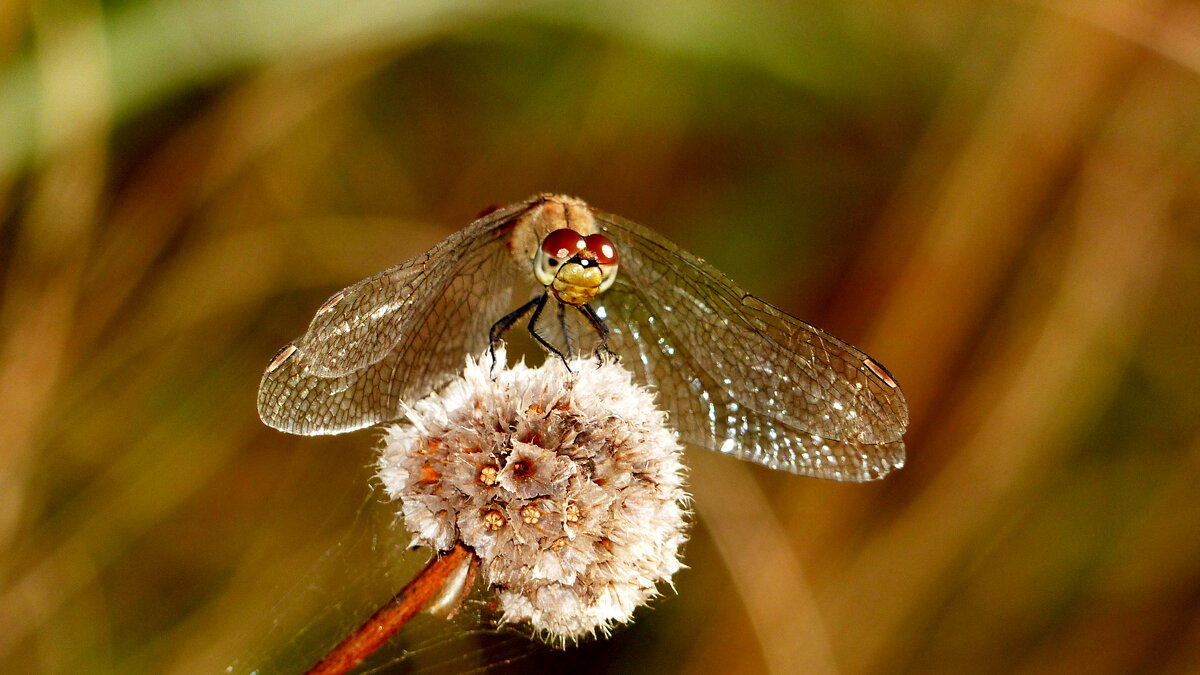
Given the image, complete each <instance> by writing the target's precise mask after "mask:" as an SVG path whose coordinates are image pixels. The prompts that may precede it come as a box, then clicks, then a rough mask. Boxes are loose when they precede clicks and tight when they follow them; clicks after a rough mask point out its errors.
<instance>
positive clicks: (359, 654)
mask: <svg viewBox="0 0 1200 675" xmlns="http://www.w3.org/2000/svg"><path fill="white" fill-rule="evenodd" d="M474 556H475V553H474V552H473V551H471V550H470V549H468V548H467V547H465V546H463V545H462V544H456V545H455V546H454V548H452V549H450V551H449V552H447V553H446V554H445V555H443V556H440V557H438V558H434V559H433V560H431V561H430V562H429V564H428V565H426V566H425V568H424V569H422V570H421V571H420V572H418V573H417V575H416V576H415V577H413V579H412V581H410V582H408V584H406V585H405V586H404V588H403V589H401V591H400V592H399V593H397V594H396V596H395V597H393V598H392V599H391V600H390V601H388V603H387V604H386V605H384V606H383V607H380V608H379V611H377V612H375V613H374V614H373V615H371V618H370V619H367V620H366V622H365V623H363V624H362V625H361V626H359V627H358V628H357V629H356V630H355V631H354V632H353V633H351V634H350V635H348V636H347V637H346V638H345V639H344V640H342V641H341V642H339V643H338V644H337V646H336V647H334V648H333V649H331V650H330V651H329V653H328V654H326V655H325V658H323V659H321V660H320V661H319V662H317V664H316V665H314V666H313V667H312V668H309V669H308V671H306V673H305V675H342V674H343V673H348V672H350V670H352V669H353V668H354V667H355V666H357V665H358V664H359V663H361V662H362V660H363V659H365V658H367V657H368V656H370V655H371V654H372V653H374V651H375V650H376V649H379V647H380V646H381V645H383V643H385V642H387V641H388V639H389V638H391V637H392V636H393V635H395V634H396V633H397V632H399V631H400V629H402V628H404V626H405V624H407V623H408V621H409V619H411V618H413V616H415V615H416V614H417V612H419V611H421V610H422V609H423V608H424V607H425V606H426V605H428V604H429V602H430V601H431V600H433V598H434V597H435V596H436V595H437V594H438V593H439V592H440V591H441V590H442V588H443V587H444V586H445V584H446V580H447V579H448V578H449V577H450V576H451V575H452V574H453V573H454V571H455V570H457V569H459V567H460V566H461V565H463V564H470V565H472V566H474V565H476V564H477V563H476V562H475V561H474V560H471V558H474Z"/></svg>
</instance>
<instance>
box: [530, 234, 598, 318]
mask: <svg viewBox="0 0 1200 675" xmlns="http://www.w3.org/2000/svg"><path fill="white" fill-rule="evenodd" d="M533 274H534V276H536V277H537V280H538V282H539V283H540V284H542V285H543V286H545V287H547V288H549V289H550V290H552V291H553V292H554V295H555V297H557V298H558V299H559V300H561V301H563V302H565V303H567V304H568V305H585V304H587V303H588V302H591V300H592V298H594V297H596V296H597V295H599V294H600V293H603V292H604V291H606V290H608V288H609V287H610V286H612V284H613V281H615V280H616V278H617V247H616V246H613V243H612V242H611V241H609V239H608V237H606V236H604V235H602V234H589V235H588V236H586V237H585V236H583V235H582V234H579V233H578V232H576V231H575V230H571V229H567V228H563V229H561V230H555V231H553V232H551V233H550V234H548V235H546V238H545V239H543V240H542V245H541V246H539V247H538V250H537V253H536V254H535V255H534V257H533Z"/></svg>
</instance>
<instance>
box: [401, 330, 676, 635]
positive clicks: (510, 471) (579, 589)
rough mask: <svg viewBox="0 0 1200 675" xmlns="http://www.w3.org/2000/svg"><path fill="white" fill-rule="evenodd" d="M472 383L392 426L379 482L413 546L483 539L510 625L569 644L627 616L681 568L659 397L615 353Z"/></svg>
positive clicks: (485, 362) (475, 364) (478, 375)
mask: <svg viewBox="0 0 1200 675" xmlns="http://www.w3.org/2000/svg"><path fill="white" fill-rule="evenodd" d="M496 358H497V366H496V368H495V371H494V379H493V373H492V372H491V371H492V369H491V368H490V363H491V360H490V358H488V357H486V356H485V357H483V358H481V359H479V360H474V359H468V360H467V367H466V370H465V371H464V372H463V375H462V377H461V378H459V379H457V380H455V381H454V382H452V383H450V384H449V385H448V386H447V387H446V388H445V389H443V390H442V391H441V392H438V393H436V394H433V395H431V396H429V397H426V398H425V399H424V400H422V401H420V402H418V403H417V404H416V405H415V406H413V408H412V409H411V410H410V411H409V412H408V420H407V423H399V424H396V425H393V426H391V427H389V428H387V429H386V433H385V437H384V441H385V442H384V447H383V450H382V453H381V456H380V458H379V477H380V479H381V480H382V482H383V484H384V487H385V489H386V491H387V493H388V495H389V496H391V497H392V498H393V499H397V500H399V501H400V504H401V511H402V513H403V515H404V519H405V523H406V526H407V527H408V529H409V530H410V531H411V532H412V534H413V543H414V544H416V545H423V546H429V547H431V548H433V549H435V550H446V549H448V548H450V547H451V546H452V545H454V544H455V543H456V542H459V541H461V542H462V543H464V544H466V545H468V546H470V547H472V548H473V549H474V550H475V553H476V554H477V555H478V556H479V558H480V560H481V573H482V574H483V576H484V578H485V579H486V580H487V582H488V583H489V584H490V585H492V586H493V587H495V588H496V589H497V590H498V591H499V596H500V607H501V610H502V612H503V616H504V620H505V621H509V622H522V621H527V622H529V624H530V625H531V626H532V627H533V628H534V630H535V631H537V632H538V634H540V635H542V636H543V637H544V638H546V639H547V640H549V641H552V642H557V643H559V644H562V643H565V642H566V641H567V640H575V639H578V638H580V637H583V636H585V635H589V634H595V633H596V632H597V631H600V632H602V633H607V632H608V630H609V629H610V628H611V627H612V626H613V625H614V624H617V623H623V622H627V621H629V619H630V618H631V616H632V614H633V611H634V609H635V608H637V607H638V606H639V605H641V604H643V603H645V602H646V600H648V599H649V598H650V597H652V596H654V595H655V594H656V593H657V591H656V584H657V583H658V582H659V581H666V582H669V581H670V579H671V576H672V575H673V574H674V573H675V571H676V570H678V569H679V568H680V562H679V548H680V545H681V544H682V543H683V542H684V540H685V539H686V522H685V516H686V514H687V512H686V509H685V506H684V502H685V501H686V499H687V494H686V493H685V492H684V488H683V465H682V463H681V462H680V454H681V449H680V447H679V444H678V442H677V441H676V439H675V435H674V433H672V432H671V431H670V430H669V429H668V428H667V427H666V425H665V423H666V415H665V413H663V412H661V411H659V410H658V409H657V408H655V406H654V397H653V394H651V393H650V392H649V391H647V390H646V389H645V388H643V387H641V386H638V385H636V384H634V383H633V382H632V379H631V376H630V373H629V372H628V371H626V370H625V369H623V368H621V366H620V365H618V364H617V363H614V362H610V361H607V360H604V361H597V360H595V359H581V360H576V361H573V362H572V363H571V364H570V371H568V370H567V369H566V368H565V367H564V366H563V364H562V363H561V362H559V361H558V360H557V359H547V361H546V364H545V365H543V366H541V367H539V368H529V367H527V366H525V365H524V363H521V364H518V365H516V366H515V367H512V368H506V367H503V362H504V358H505V356H504V353H503V351H499V352H498V353H497V357H496Z"/></svg>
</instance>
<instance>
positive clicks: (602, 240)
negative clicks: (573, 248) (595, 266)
mask: <svg viewBox="0 0 1200 675" xmlns="http://www.w3.org/2000/svg"><path fill="white" fill-rule="evenodd" d="M583 241H584V243H585V244H586V245H587V249H588V250H589V251H591V252H592V253H594V254H596V262H598V263H600V264H601V265H611V264H613V263H615V262H617V247H616V246H613V243H612V241H610V240H609V238H608V237H606V236H604V235H602V234H589V235H588V236H587V238H585V239H584V240H583Z"/></svg>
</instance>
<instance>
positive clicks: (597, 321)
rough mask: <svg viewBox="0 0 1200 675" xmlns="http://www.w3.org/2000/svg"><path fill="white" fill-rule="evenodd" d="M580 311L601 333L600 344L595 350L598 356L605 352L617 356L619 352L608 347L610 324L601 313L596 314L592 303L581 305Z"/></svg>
mask: <svg viewBox="0 0 1200 675" xmlns="http://www.w3.org/2000/svg"><path fill="white" fill-rule="evenodd" d="M579 311H580V312H582V313H583V316H584V317H585V318H587V320H588V323H590V324H591V325H592V328H595V329H596V332H597V333H599V334H600V344H599V345H598V346H597V347H596V352H595V354H596V358H600V355H601V354H602V353H604V352H608V354H609V355H610V356H614V357H616V356H617V353H616V352H614V351H613V350H611V349H609V348H608V332H609V331H608V326H607V325H605V323H604V319H601V318H600V315H598V314H596V310H594V309H592V306H591V305H579ZM617 358H620V357H617Z"/></svg>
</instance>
